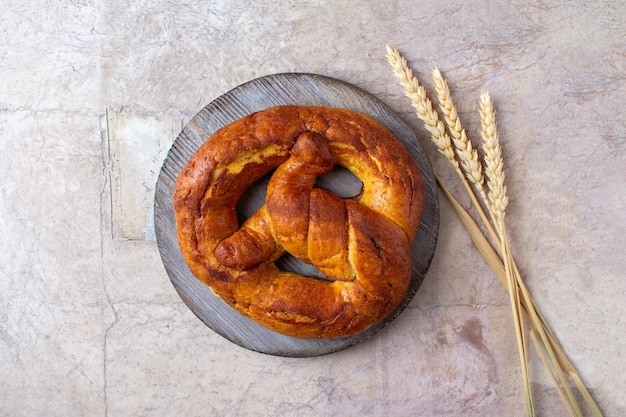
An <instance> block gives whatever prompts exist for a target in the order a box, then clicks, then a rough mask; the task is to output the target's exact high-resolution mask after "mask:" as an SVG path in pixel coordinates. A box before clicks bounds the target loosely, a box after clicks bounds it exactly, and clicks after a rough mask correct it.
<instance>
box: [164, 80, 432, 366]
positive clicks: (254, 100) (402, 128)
mask: <svg viewBox="0 0 626 417" xmlns="http://www.w3.org/2000/svg"><path fill="white" fill-rule="evenodd" d="M286 104H295V105H319V106H328V107H342V108H347V109H350V110H354V111H358V112H361V113H363V114H365V115H367V116H370V117H372V118H373V119H375V120H377V121H378V122H380V123H382V124H383V125H385V126H387V128H388V129H389V130H391V131H392V132H393V133H394V134H395V135H396V136H397V137H398V139H400V141H402V143H403V144H404V145H405V146H406V148H407V149H408V150H409V151H410V152H411V154H412V155H413V156H414V157H415V160H416V161H417V164H418V165H419V167H420V168H421V171H422V177H423V180H424V185H425V207H424V214H423V216H422V221H421V223H420V227H419V231H418V234H417V236H416V238H415V240H414V242H413V245H412V251H413V272H412V280H411V285H410V288H409V290H408V291H407V294H406V296H405V298H404V300H403V301H402V303H401V305H400V306H399V307H398V308H397V309H396V310H395V311H393V312H392V313H391V314H390V315H389V316H388V317H387V318H385V319H384V320H382V321H381V322H379V323H377V324H376V325H374V326H373V327H372V328H370V329H369V330H367V331H365V332H364V333H361V334H359V335H356V336H351V337H345V338H338V339H329V340H324V339H299V338H293V337H289V336H284V335H281V334H278V333H275V332H273V331H270V330H268V329H266V328H264V327H262V326H260V325H258V324H256V323H255V322H253V321H252V320H250V319H248V318H247V317H244V316H242V315H241V314H239V313H238V312H236V311H235V310H233V309H232V308H231V307H230V306H228V305H227V304H225V303H224V302H223V301H221V300H220V299H219V298H218V297H216V296H215V295H214V294H213V293H212V292H211V290H210V289H209V288H208V287H207V286H205V285H204V284H202V283H201V282H200V281H198V280H197V279H196V278H195V277H194V276H193V275H192V274H191V272H190V271H189V269H188V268H187V265H186V263H185V261H184V259H183V257H182V255H181V253H180V249H179V247H178V241H177V238H176V224H175V221H174V208H173V201H172V193H173V189H174V183H175V181H176V178H177V177H178V174H179V173H180V171H181V169H182V168H183V166H184V165H185V163H186V162H187V160H188V159H189V158H190V157H191V155H193V154H194V153H195V151H196V150H197V149H198V148H199V147H200V145H201V144H202V143H203V142H204V141H205V140H206V139H207V138H208V137H209V136H210V135H211V134H212V133H213V132H214V131H215V130H217V129H219V128H220V127H222V126H225V125H227V124H229V123H231V122H233V121H235V120H237V119H239V118H241V117H243V116H245V115H247V114H250V113H252V112H255V111H259V110H263V109H266V108H268V107H271V106H275V105H286ZM320 181H321V182H324V186H328V187H330V188H331V189H332V190H333V191H335V192H336V193H337V194H339V195H341V193H344V194H346V195H350V194H352V193H353V191H354V190H355V189H357V188H358V180H356V179H355V178H354V177H353V176H352V175H351V174H349V173H346V171H345V170H341V169H339V170H335V171H333V172H332V173H331V174H327V176H325V177H324V178H321V179H320ZM263 187H264V185H263V184H262V183H261V184H256V185H255V186H254V187H252V188H250V189H249V190H248V191H247V194H246V196H245V198H244V199H242V202H240V204H239V205H238V210H240V211H241V213H240V214H241V215H242V216H246V215H248V214H250V213H251V212H253V211H254V210H255V209H256V207H258V206H259V205H261V204H262V203H263V201H264V199H265V195H264V188H263ZM154 219H155V228H156V238H157V243H158V247H159V251H160V254H161V258H162V260H163V264H164V266H165V269H166V271H167V273H168V275H169V277H170V280H171V282H172V284H173V285H174V287H175V288H176V290H177V291H178V293H179V294H180V297H181V298H182V300H183V301H184V302H185V303H186V304H187V306H188V307H189V308H190V309H191V310H192V311H193V312H194V313H195V314H196V315H197V316H198V317H199V318H200V319H201V320H202V321H203V322H204V323H205V324H206V325H207V326H208V327H210V328H211V329H213V330H214V331H215V332H217V333H218V334H220V335H222V336H223V337H225V338H226V339H228V340H230V341H232V342H234V343H236V344H237V345H240V346H243V347H245V348H247V349H250V350H253V351H257V352H262V353H266V354H271V355H278V356H290V357H310V356H319V355H324V354H328V353H332V352H336V351H339V350H341V349H345V348H347V347H349V346H352V345H354V344H356V343H359V342H361V341H362V340H365V339H367V338H369V337H371V336H372V335H373V334H374V333H376V332H378V331H379V330H380V329H381V328H382V327H384V326H386V325H388V324H389V323H390V322H392V321H393V320H394V319H395V318H396V317H397V316H398V315H399V314H400V313H401V312H402V310H404V308H405V307H406V306H407V304H408V303H409V302H410V301H411V299H412V298H413V296H414V295H415V293H416V292H417V290H418V288H419V286H420V285H421V283H422V281H423V279H424V276H425V274H426V272H427V270H428V268H429V266H430V262H431V260H432V257H433V254H434V251H435V246H436V242H437V233H438V228H439V205H438V200H437V187H436V183H435V179H434V175H433V172H432V168H431V166H430V163H429V161H428V158H427V156H426V154H425V152H424V151H423V149H422V148H421V147H420V145H419V143H418V142H417V140H416V138H415V136H414V133H413V131H412V130H411V129H410V128H409V127H408V126H406V124H405V123H404V122H402V121H401V120H400V119H399V118H398V116H397V115H396V114H394V113H393V112H392V111H391V110H390V109H389V108H388V107H387V106H386V105H385V104H384V103H382V102H381V101H380V100H378V99H377V98H376V97H374V96H372V95H371V94H369V93H367V92H366V91H364V90H362V89H359V88H357V87H355V86H353V85H350V84H348V83H345V82H342V81H339V80H336V79H333V78H328V77H325V76H321V75H315V74H299V73H285V74H275V75H269V76H265V77H261V78H257V79H255V80H252V81H250V82H247V83H245V84H242V85H240V86H239V87H236V88H234V89H233V90H231V91H229V92H227V93H226V94H224V95H222V96H220V97H218V98H217V99H215V100H214V101H212V102H211V103H210V104H209V105H207V106H206V107H205V108H204V109H202V110H201V111H200V112H199V113H198V114H197V115H196V116H195V117H194V118H193V119H192V120H191V121H190V122H189V123H188V124H187V126H185V128H184V129H183V131H182V132H181V133H180V135H179V136H178V138H177V139H176V140H175V142H174V144H173V145H172V147H171V149H170V151H169V153H168V155H167V157H166V159H165V162H164V163H163V167H162V169H161V172H160V175H159V177H158V181H157V184H156V192H155V202H154ZM280 266H281V267H284V268H287V269H290V270H295V271H296V272H300V273H303V274H308V275H313V274H315V271H314V270H312V269H311V268H309V267H308V266H306V265H304V264H303V263H300V262H298V261H294V260H293V259H289V258H287V259H286V260H284V261H283V263H282V264H281V265H280Z"/></svg>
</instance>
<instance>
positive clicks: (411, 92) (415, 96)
mask: <svg viewBox="0 0 626 417" xmlns="http://www.w3.org/2000/svg"><path fill="white" fill-rule="evenodd" d="M387 61H388V62H389V64H390V65H391V67H392V69H393V72H394V74H395V76H396V77H397V78H398V80H399V81H400V85H401V86H402V89H403V90H404V94H405V95H406V96H407V97H408V98H409V99H410V100H411V105H412V106H413V108H414V109H415V113H416V114H417V117H418V118H419V119H420V120H421V121H422V122H424V126H425V127H426V130H428V132H429V133H430V135H431V137H432V140H433V143H434V144H435V146H436V147H437V150H439V152H440V153H441V154H442V155H443V156H445V157H446V159H447V160H448V161H450V163H451V164H452V165H453V166H454V168H455V169H456V171H457V173H459V174H460V175H463V173H462V171H461V168H460V166H459V163H458V162H457V160H456V159H455V156H454V147H453V146H452V140H451V139H450V136H449V135H448V133H447V132H446V127H445V126H444V124H443V123H442V122H441V121H440V120H439V116H437V112H435V110H433V105H432V102H431V101H430V99H429V98H428V95H427V94H426V90H425V89H424V86H422V85H421V84H420V82H419V80H418V79H417V77H415V76H414V75H413V71H412V70H411V68H409V65H408V63H407V62H406V59H404V57H403V56H402V55H400V52H399V51H398V50H397V49H395V48H392V47H390V46H389V45H387Z"/></svg>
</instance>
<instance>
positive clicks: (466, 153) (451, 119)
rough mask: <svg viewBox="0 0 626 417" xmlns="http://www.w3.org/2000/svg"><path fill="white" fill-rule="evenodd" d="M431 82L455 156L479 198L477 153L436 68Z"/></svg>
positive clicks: (480, 180) (480, 182)
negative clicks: (432, 82) (433, 85)
mask: <svg viewBox="0 0 626 417" xmlns="http://www.w3.org/2000/svg"><path fill="white" fill-rule="evenodd" d="M433 81H434V83H435V89H436V91H437V99H438V100H439V108H440V109H441V112H442V113H443V116H444V120H445V121H446V124H447V125H448V131H449V132H450V136H451V137H452V141H453V143H454V147H455V149H456V153H457V156H458V157H459V160H460V161H461V166H462V167H463V170H464V171H465V174H466V176H467V179H468V180H469V181H470V182H471V183H472V184H474V185H475V186H476V188H477V190H478V192H479V193H480V194H481V196H483V195H484V187H483V183H484V181H485V178H484V176H483V167H482V164H481V163H480V160H479V159H478V152H476V150H475V149H474V147H473V146H472V142H470V141H469V139H468V138H467V134H466V133H465V129H463V126H462V124H461V118H460V117H459V113H458V111H457V109H456V105H455V104H454V101H453V100H452V95H451V94H450V88H449V87H448V83H447V82H446V80H445V79H444V78H443V76H442V75H441V72H440V71H439V69H438V68H435V69H433Z"/></svg>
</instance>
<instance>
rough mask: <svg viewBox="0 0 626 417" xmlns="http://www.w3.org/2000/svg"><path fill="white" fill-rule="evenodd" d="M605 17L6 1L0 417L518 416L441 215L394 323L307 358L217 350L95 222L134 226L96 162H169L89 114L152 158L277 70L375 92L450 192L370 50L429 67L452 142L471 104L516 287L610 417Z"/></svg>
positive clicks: (621, 229) (568, 7)
mask: <svg viewBox="0 0 626 417" xmlns="http://www.w3.org/2000/svg"><path fill="white" fill-rule="evenodd" d="M624 22H626V6H625V5H624V3H623V2H619V1H608V0H607V1H597V2H581V1H547V2H531V3H529V2H526V1H519V0H515V1H512V2H504V1H489V2H488V1H476V2H464V1H449V2H440V1H431V0H427V1H422V2H411V1H404V0H397V1H393V2H380V1H365V2H363V1H350V0H339V1H334V2H326V1H319V0H318V1H311V0H307V1H299V2H297V1H291V0H289V1H285V2H281V3H280V4H279V3H276V4H274V3H272V2H267V1H245V2H244V1H230V0H228V1H226V0H218V1H213V2H208V4H203V2H181V3H180V4H175V3H173V2H155V1H149V0H148V1H144V0H142V1H133V0H130V1H124V2H120V1H107V2H105V1H102V0H94V1H89V0H86V1H81V2H73V1H72V2H62V3H60V4H56V3H54V4H53V3H50V2H42V1H39V2H37V1H32V0H31V1H28V0H27V1H19V2H18V1H11V0H9V1H5V2H4V7H3V13H2V18H1V19H0V29H1V30H0V39H1V40H2V41H1V44H2V48H0V72H1V73H2V77H0V177H1V178H2V181H1V182H0V230H1V231H2V234H1V235H0V236H1V237H0V386H1V387H2V388H0V416H41V415H46V416H68V415H72V416H100V415H102V416H129V415H141V416H147V415H150V416H169V415H177V416H178V415H185V416H195V415H198V416H200V415H203V416H204V415H212V416H257V415H258V416H270V417H271V416H319V415H324V416H327V415H332V416H387V415H389V416H391V415H393V416H414V415H422V416H456V415H460V414H463V415H467V416H490V415H507V416H522V415H524V402H523V395H522V389H521V377H520V375H519V363H518V357H517V350H516V347H515V343H514V338H513V329H512V321H511V316H510V307H509V304H508V296H507V294H506V293H505V292H504V290H503V289H502V288H501V287H500V286H499V284H498V283H497V281H496V280H495V278H494V276H493V274H492V273H491V272H490V270H489V269H488V267H487V266H486V265H485V263H484V261H483V260H482V259H481V257H480V255H479V254H478V253H477V252H476V250H475V249H474V248H473V246H472V243H471V241H470V239H469V238H468V236H467V234H466V232H465V231H464V229H463V227H462V226H461V224H460V223H459V221H458V219H457V218H456V217H455V215H454V213H453V212H452V210H451V208H450V206H449V205H448V204H447V203H446V202H445V201H444V200H442V204H441V228H440V238H439V243H438V247H437V252H436V254H435V259H434V260H433V264H432V267H431V270H430V272H429V274H428V276H427V277H426V280H425V282H424V284H423V286H422V288H421V290H420V292H419V293H418V294H417V296H416V297H415V299H414V300H413V302H412V303H411V304H410V306H409V308H408V309H407V310H406V311H405V312H404V313H403V314H402V315H401V316H400V317H399V318H398V319H397V320H396V321H394V323H393V324H392V325H391V326H389V327H388V328H386V329H384V330H383V331H381V332H380V333H379V334H377V335H376V336H375V337H373V338H372V339H371V340H368V341H366V342H364V343H362V344H360V345H358V346H355V347H353V348H350V349H347V350H344V351H342V352H339V353H336V354H332V355H329V356H324V357H319V358H310V359H287V358H278V357H271V356H267V355H261V354H258V353H253V352H249V351H247V350H245V349H242V348H240V347H238V346H235V345H233V344H232V343H230V342H228V341H226V340H224V339H223V338H221V337H220V336H219V335H217V334H215V333H213V332H212V331H211V330H210V329H208V328H207V327H206V326H204V325H203V324H202V323H201V322H200V321H199V320H198V319H197V318H196V317H195V316H194V315H193V314H192V313H191V311H189V309H188V308H187V307H186V306H185V305H184V304H183V302H182V301H181V299H180V298H179V297H178V295H177V294H176V292H175V291H174V289H173V287H172V286H171V284H170V282H169V280H168V277H167V275H166V274H165V271H164V269H163V266H162V264H161V260H160V258H159V255H158V251H157V247H156V243H155V242H154V241H153V240H150V239H148V238H147V235H146V240H140V239H137V238H136V236H127V238H124V236H117V235H116V236H114V233H113V229H114V228H113V227H112V225H115V224H116V222H124V221H129V222H131V223H132V222H133V221H139V222H144V223H145V222H146V213H145V211H141V210H142V209H141V205H138V206H134V207H139V208H131V209H128V207H129V206H128V205H127V204H125V203H124V202H123V201H120V200H118V199H116V194H115V193H114V192H112V191H114V186H113V185H114V184H113V182H114V181H116V180H117V179H118V177H116V176H115V174H116V172H117V171H115V170H114V169H113V168H114V167H115V166H116V165H115V164H118V165H119V166H120V167H121V171H122V177H124V175H126V173H127V172H131V171H132V172H135V173H139V174H142V173H147V174H149V172H144V171H142V168H144V169H146V170H149V169H152V167H143V165H142V164H141V162H140V163H136V162H133V161H149V162H150V164H152V163H153V159H150V158H162V156H163V151H164V150H165V151H166V149H162V148H159V146H156V147H155V144H154V143H146V144H145V147H142V146H138V145H137V143H134V144H133V146H134V148H133V149H135V150H137V151H138V152H139V151H141V149H144V151H145V152H148V153H153V154H152V155H150V154H148V155H142V157H141V158H127V159H123V158H122V159H120V158H118V155H115V154H114V155H113V156H111V154H110V152H109V151H110V149H109V145H110V142H109V135H110V132H109V131H108V129H107V117H106V112H107V109H112V110H113V111H115V112H116V114H117V115H118V116H119V117H122V118H123V119H124V120H125V121H126V122H128V123H131V124H132V123H133V122H138V123H139V126H140V125H141V122H142V121H144V122H145V121H146V120H147V121H150V123H153V122H154V125H155V126H165V127H167V128H164V129H161V130H160V131H162V132H163V137H159V138H154V140H155V141H160V142H159V143H160V144H162V146H165V147H166V146H168V144H169V143H171V141H172V140H173V139H174V138H175V135H176V134H177V132H176V131H175V129H173V128H172V129H170V126H176V125H178V124H177V123H178V122H180V123H181V124H184V123H186V122H187V121H189V119H191V118H192V117H193V115H194V114H195V113H196V112H197V111H199V110H200V109H201V108H202V107H203V106H204V105H206V104H207V103H208V102H210V101H211V100H212V99H214V98H215V97H217V96H219V95H220V94H222V93H224V92H225V91H228V90H229V89H231V88H233V87H235V86H236V85H238V84H240V83H242V82H245V81H248V80H250V79H252V78H256V77H259V76H263V75H266V74H271V73H276V72H286V71H298V72H315V73H320V74H325V75H328V76H332V77H336V78H339V79H342V80H345V81H348V82H351V83H353V84H355V85H357V86H359V87H362V88H364V89H366V90H368V91H370V92H371V93H373V94H375V95H376V96H378V97H379V98H380V99H382V100H383V101H384V102H386V103H387V104H388V105H390V106H391V107H392V108H393V109H394V110H395V111H396V112H397V113H398V114H399V115H400V116H401V117H402V118H403V119H404V120H405V121H406V122H407V123H408V124H409V125H410V126H411V127H413V128H415V130H416V132H417V133H418V136H419V139H420V141H422V144H423V145H424V146H425V147H426V148H427V150H428V152H429V154H430V156H431V157H432V162H433V165H434V167H435V170H436V171H437V172H438V173H439V175H440V176H441V177H442V178H443V180H444V181H445V182H446V183H447V184H448V185H449V186H450V187H451V188H452V189H453V190H454V191H455V192H457V193H460V191H461V190H460V188H459V186H458V183H457V182H456V179H455V177H454V174H453V173H452V172H451V170H450V169H449V167H448V166H447V165H446V163H445V162H444V161H442V160H441V158H439V156H438V155H437V154H436V152H435V151H434V150H433V147H432V146H431V145H430V143H429V142H428V137H427V136H426V134H425V132H424V130H423V129H422V128H421V126H420V125H419V123H418V121H417V120H416V118H415V117H414V116H413V114H412V109H411V106H410V103H408V102H407V100H406V98H404V96H403V94H402V92H401V90H400V88H399V87H398V84H397V82H396V80H395V79H394V78H393V76H392V74H391V71H390V69H389V68H388V65H387V64H386V62H385V58H384V56H385V44H386V43H389V44H391V45H394V46H396V47H398V48H399V49H400V50H401V51H402V52H403V53H404V54H405V56H406V57H407V59H408V60H409V61H410V64H411V66H412V67H413V68H414V70H415V72H416V74H417V75H418V76H420V77H421V78H422V80H423V82H424V84H425V85H426V87H427V88H428V89H429V91H432V83H431V82H430V79H429V73H430V70H431V69H432V67H434V66H437V67H438V68H440V69H441V71H442V72H443V73H444V76H445V77H446V78H447V79H448V81H449V83H450V87H451V90H452V92H453V95H454V97H455V100H456V103H457V106H458V107H459V112H460V114H461V117H462V119H463V121H464V123H465V127H466V129H467V131H468V133H469V134H470V137H471V138H473V139H477V138H478V130H477V129H478V127H479V121H478V120H477V115H476V105H477V101H478V96H479V93H480V91H482V90H489V91H490V93H491V95H492V97H493V99H494V101H495V105H496V109H497V118H498V123H499V129H500V136H501V139H502V146H503V151H504V157H505V162H506V173H507V185H508V190H509V195H510V198H511V203H510V205H509V211H508V215H507V221H508V227H509V234H510V236H511V238H512V241H513V249H514V253H515V256H516V258H517V260H518V263H519V265H520V268H521V270H522V273H523V275H524V277H525V278H526V281H527V283H528V286H529V287H530V289H531V291H532V292H533V294H534V296H535V299H536V301H537V304H538V305H539V306H540V308H541V310H542V311H543V313H544V314H545V316H546V318H547V319H548V321H549V322H550V323H551V325H552V327H553V329H554V330H555V333H556V334H557V337H558V338H559V339H560V340H561V342H562V344H563V346H564V347H565V349H566V351H567V352H568V354H569V355H570V358H571V359H572V361H573V362H574V364H575V365H576V366H577V368H578V370H579V371H580V373H581V375H582V377H583V379H584V380H585V381H586V383H587V385H588V387H589V388H590V390H591V392H592V394H593V395H594V396H595V398H596V400H597V401H598V403H599V405H600V407H601V408H602V410H603V411H604V413H605V415H606V416H615V417H617V416H622V415H624V414H626V402H625V400H624V396H623V394H622V393H623V392H624V390H626V376H625V374H624V372H623V369H624V367H625V365H626V358H625V357H624V351H626V324H625V322H624V320H623V317H625V316H626V307H624V306H625V303H624V302H623V297H624V294H626V280H624V279H623V274H624V270H625V269H626V254H625V252H624V250H623V245H622V239H623V236H624V235H625V234H626V194H625V193H624V185H625V184H626V158H625V156H624V155H625V152H626V120H625V118H624V112H623V109H624V107H625V106H626V75H625V74H626V44H625V43H624V33H626V23H624ZM159 123H160V124H159ZM135 126H137V125H136V124H135ZM156 130H158V129H156ZM120 137H121V138H122V140H123V141H124V136H120ZM142 138H143V139H142V140H148V139H145V137H144V136H142ZM124 143H125V142H124ZM145 158H147V159H145ZM139 177H140V178H152V177H150V176H147V177H142V176H141V175H139ZM124 178H131V179H132V178H134V177H132V176H131V177H124ZM145 186H146V190H147V191H146V192H149V191H150V189H151V187H153V186H154V184H146V185H145ZM115 207H117V208H120V207H121V208H123V209H127V210H126V211H124V210H122V211H121V213H123V214H121V215H120V214H119V213H120V212H119V211H116V210H112V208H115ZM133 211H134V212H133ZM119 216H122V217H121V218H120V217H119ZM144 223H141V224H144ZM140 230H141V229H140ZM142 236H143V235H142ZM114 237H115V239H114ZM140 237H141V236H140ZM530 365H531V378H532V381H533V390H534V394H535V398H536V407H537V410H538V411H539V412H540V415H549V416H557V417H558V416H565V415H567V413H566V411H565V410H564V408H563V407H562V405H561V404H560V400H559V399H558V397H557V394H556V392H555V391H554V389H553V388H552V386H551V385H550V381H549V378H548V377H547V376H546V374H545V373H544V371H543V370H542V368H541V366H540V364H539V362H538V360H537V358H536V355H534V356H533V358H532V359H531V364H530Z"/></svg>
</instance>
